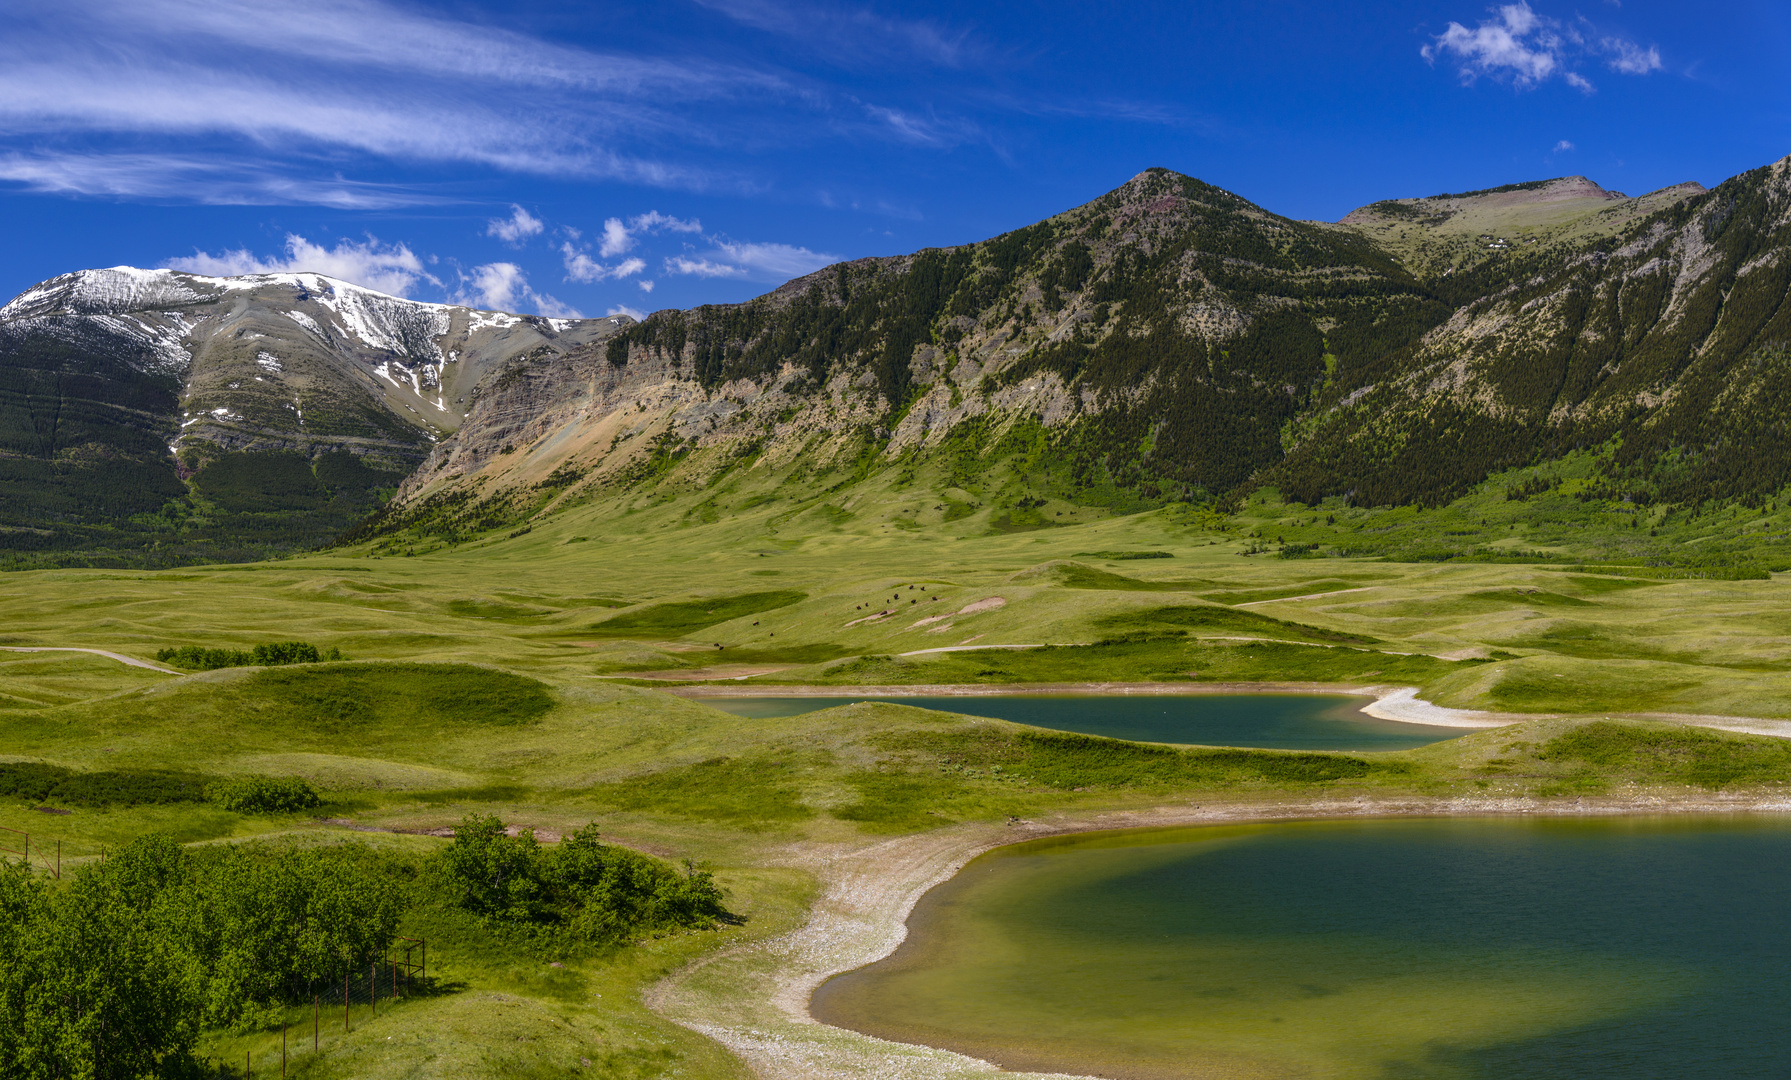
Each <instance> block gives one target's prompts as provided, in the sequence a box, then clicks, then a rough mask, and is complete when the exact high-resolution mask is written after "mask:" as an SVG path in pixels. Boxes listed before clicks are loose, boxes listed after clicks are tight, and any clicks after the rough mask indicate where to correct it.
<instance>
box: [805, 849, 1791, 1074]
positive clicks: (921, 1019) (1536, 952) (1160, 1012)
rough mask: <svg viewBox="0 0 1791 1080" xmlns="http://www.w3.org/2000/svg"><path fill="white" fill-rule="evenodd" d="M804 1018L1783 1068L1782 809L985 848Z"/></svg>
mask: <svg viewBox="0 0 1791 1080" xmlns="http://www.w3.org/2000/svg"><path fill="white" fill-rule="evenodd" d="M909 927H910V935H909V937H908V940H907V941H906V942H904V943H903V945H902V946H901V948H899V949H898V950H897V951H896V952H895V953H894V954H893V955H892V956H890V957H889V958H887V959H885V960H883V961H881V962H879V963H876V964H873V965H871V966H869V967H866V968H863V969H860V970H859V971H856V972H853V973H850V974H847V975H843V976H840V977H838V978H835V979H833V980H831V981H829V982H828V983H827V984H826V985H824V986H823V987H822V988H821V989H820V990H819V991H818V992H817V993H816V995H815V998H814V1004H813V1007H814V1012H815V1015H816V1016H818V1017H819V1018H821V1019H822V1020H824V1021H826V1022H828V1023H832V1024H837V1025H840V1026H844V1027H850V1028H855V1029H857V1030H860V1031H865V1032H868V1033H870V1034H873V1035H878V1036H881V1037H884V1038H889V1039H894V1040H898V1041H902V1042H918V1043H926V1044H930V1045H934V1046H942V1047H949V1048H951V1049H955V1050H961V1051H963V1052H965V1053H968V1054H972V1055H975V1056H977V1057H982V1058H987V1059H989V1060H993V1061H996V1062H999V1063H1001V1064H1003V1065H1005V1066H1008V1067H1010V1068H1025V1069H1039V1070H1045V1071H1063V1072H1079V1073H1090V1074H1094V1075H1099V1076H1107V1077H1124V1078H1129V1077H1138V1078H1156V1077H1251V1078H1257V1077H1261V1078H1271V1077H1273V1078H1281V1077H1287V1078H1293V1077H1300V1078H1310V1080H1332V1078H1335V1080H1357V1078H1361V1080H1416V1078H1421V1077H1423V1078H1449V1080H1481V1078H1485V1080H1494V1078H1496V1080H1545V1078H1546V1080H1560V1078H1572V1080H1641V1078H1648V1080H1654V1078H1659V1080H1701V1078H1710V1080H1718V1078H1721V1080H1738V1078H1752V1077H1761V1078H1765V1077H1774V1078H1778V1077H1784V1076H1786V1075H1787V1074H1788V1071H1791V1066H1787V1064H1786V1063H1787V1062H1791V1022H1788V1021H1787V1018H1791V976H1788V974H1787V973H1788V972H1791V822H1787V821H1784V820H1779V819H1759V818H1722V819H1713V818H1693V819H1685V818H1674V819H1667V818H1649V819H1636V818H1629V819H1605V820H1591V821H1578V820H1574V821H1563V820H1517V819H1469V820H1430V819H1413V820H1380V821H1353V822H1303V823H1287V824H1274V825H1252V826H1227V827H1208V828H1197V829H1174V830H1143V831H1136V832H1129V833H1106V834H1093V835H1089V836H1084V837H1072V838H1064V839H1055V840H1046V841H1037V842H1033V843H1028V844H1021V845H1017V846H1015V847H1010V848H1004V849H1001V850H999V851H995V852H991V853H989V854H987V855H984V856H983V857H981V858H979V859H977V860H975V861H974V862H972V863H970V864H969V865H968V866H967V867H965V869H964V870H963V871H962V872H960V873H959V874H958V875H957V876H956V877H955V878H953V879H952V880H951V881H949V882H947V883H945V884H944V885H941V886H940V887H939V888H936V889H934V890H933V891H932V892H930V893H928V894H927V895H926V897H924V898H923V899H922V901H921V903H920V904H919V905H918V906H917V907H916V909H915V911H914V914H913V916H912V917H911V918H910V920H909Z"/></svg>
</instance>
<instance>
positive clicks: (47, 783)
mask: <svg viewBox="0 0 1791 1080" xmlns="http://www.w3.org/2000/svg"><path fill="white" fill-rule="evenodd" d="M207 779H208V778H207V777H204V776H199V775H196V774H194V773H179V772H168V771H165V770H162V769H103V770H99V771H95V772H78V771H76V770H74V769H67V768H64V767H62V766H60V765H46V764H44V763H42V762H34V761H11V762H5V763H0V796H3V797H11V798H17V799H23V800H27V801H30V802H34V803H41V802H61V803H68V804H71V805H74V806H142V805H155V804H163V803H178V802H203V801H204V800H205V784H206V780H207Z"/></svg>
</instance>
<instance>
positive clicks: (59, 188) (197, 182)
mask: <svg viewBox="0 0 1791 1080" xmlns="http://www.w3.org/2000/svg"><path fill="white" fill-rule="evenodd" d="M0 181H7V182H11V183H16V184H19V185H20V186H22V187H23V188H24V189H25V190H27V191H37V192H46V193H51V194H58V195H93V196H103V197H108V198H139V197H146V198H170V197H176V198H180V199H183V200H185V201H189V202H195V203H200V204H203V205H213V206H262V205H277V204H301V205H307V206H328V207H333V208H335V209H338V210H388V209H392V208H395V207H401V206H427V205H439V204H442V203H446V202H450V201H457V200H450V199H446V198H443V197H440V196H435V195H431V194H429V193H427V192H423V191H418V190H416V189H413V188H402V187H396V186H392V185H386V184H368V183H360V182H356V181H352V180H345V179H343V178H342V177H340V176H333V177H316V178H309V177H302V176H294V175H292V174H291V170H290V169H289V168H288V167H286V166H282V165H274V164H271V163H266V162H258V161H255V160H252V159H241V158H237V157H235V156H232V157H231V158H230V159H228V160H200V159H198V158H195V157H182V156H180V155H178V154H159V153H158V154H142V153H117V154H104V153H72V152H67V151H59V150H48V151H42V150H38V151H32V152H29V153H18V152H13V153H0Z"/></svg>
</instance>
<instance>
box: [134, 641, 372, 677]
mask: <svg viewBox="0 0 1791 1080" xmlns="http://www.w3.org/2000/svg"><path fill="white" fill-rule="evenodd" d="M155 658H156V659H157V660H158V661H160V662H161V663H164V664H173V665H174V666H175V667H179V668H186V669H187V670H188V671H216V670H217V669H219V668H231V667H248V666H250V665H251V664H259V665H260V666H262V667H283V666H285V665H287V664H316V663H321V662H323V661H325V660H341V659H343V656H342V650H341V649H337V648H331V649H329V650H327V651H319V650H318V648H317V646H315V645H313V644H311V643H310V642H307V641H275V642H270V643H268V644H266V645H257V646H255V648H254V649H248V650H245V649H207V648H204V647H202V646H199V645H182V646H180V647H179V648H169V649H162V650H161V651H159V652H157V653H156V654H155Z"/></svg>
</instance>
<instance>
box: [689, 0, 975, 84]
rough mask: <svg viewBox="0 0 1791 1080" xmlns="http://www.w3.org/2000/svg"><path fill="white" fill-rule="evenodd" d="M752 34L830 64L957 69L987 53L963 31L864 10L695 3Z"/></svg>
mask: <svg viewBox="0 0 1791 1080" xmlns="http://www.w3.org/2000/svg"><path fill="white" fill-rule="evenodd" d="M697 3H699V4H701V5H703V6H704V7H706V8H709V9H710V10H712V11H719V12H721V13H722V14H724V15H726V16H728V17H729V18H731V19H733V20H734V21H736V22H739V23H742V24H744V25H746V26H750V27H752V28H753V29H755V30H763V31H765V32H766V33H771V34H777V35H779V36H782V37H787V38H791V39H794V40H796V41H800V42H802V43H804V44H806V45H808V46H810V47H811V49H813V50H814V52H815V53H816V54H817V55H818V56H819V57H820V58H822V59H825V60H828V61H830V62H832V63H842V62H853V61H863V60H866V59H881V60H895V61H901V60H922V61H925V62H926V63H930V64H933V65H935V66H938V67H948V68H955V67H961V66H963V65H964V64H966V63H969V62H971V61H973V60H976V59H979V58H981V57H982V56H984V55H985V54H986V50H984V49H983V48H982V47H981V46H980V45H979V44H978V43H977V41H976V39H975V38H974V37H973V36H972V35H971V34H970V32H969V31H967V30H959V29H951V28H948V27H945V26H942V25H940V24H939V23H937V22H933V21H931V20H926V19H893V18H889V17H887V16H883V15H879V14H877V13H876V12H875V11H872V10H871V9H870V8H868V7H865V6H862V5H854V4H840V3H780V2H778V0H697Z"/></svg>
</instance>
